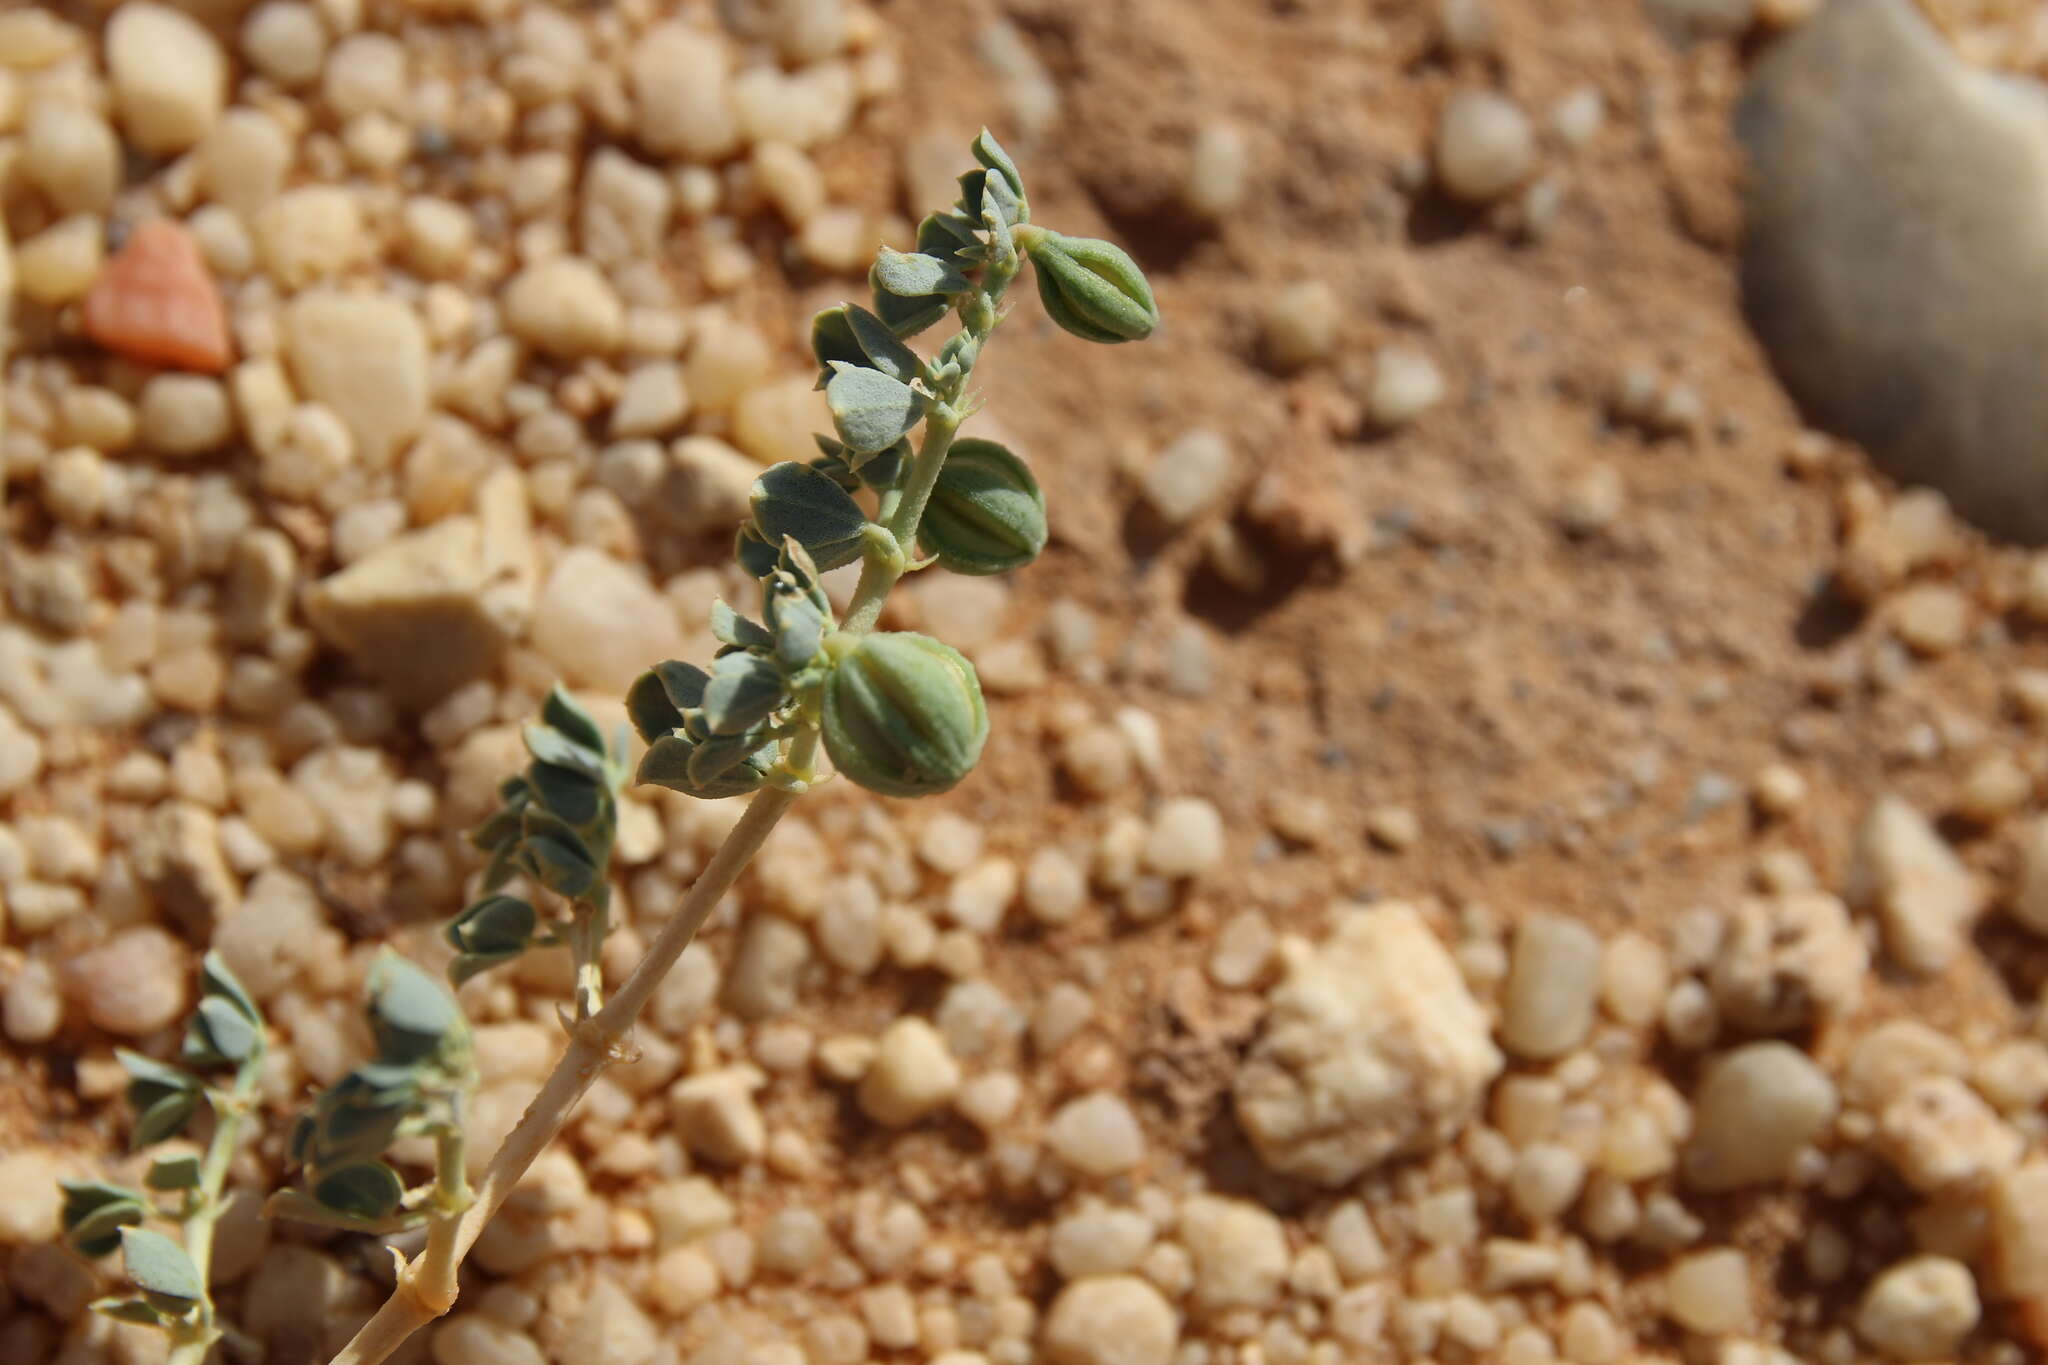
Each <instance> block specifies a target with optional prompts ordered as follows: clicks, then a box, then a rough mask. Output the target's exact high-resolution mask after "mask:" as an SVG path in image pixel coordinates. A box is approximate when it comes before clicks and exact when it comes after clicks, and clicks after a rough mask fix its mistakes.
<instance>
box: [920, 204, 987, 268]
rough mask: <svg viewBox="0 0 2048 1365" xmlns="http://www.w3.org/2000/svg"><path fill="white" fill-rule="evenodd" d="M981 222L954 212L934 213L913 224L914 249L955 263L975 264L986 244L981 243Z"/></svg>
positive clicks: (978, 260)
mask: <svg viewBox="0 0 2048 1365" xmlns="http://www.w3.org/2000/svg"><path fill="white" fill-rule="evenodd" d="M980 227H981V225H980V224H979V223H978V222H976V221H975V220H974V219H972V218H968V217H966V216H965V215H963V214H958V213H934V214H931V215H930V216H928V217H927V218H925V220H924V221H923V222H921V223H919V224H918V225H917V249H918V252H919V253H920V254H922V255H925V256H936V257H938V258H939V259H940V260H942V261H947V262H950V263H952V264H955V265H969V264H978V263H979V262H980V260H981V257H982V255H983V253H984V252H985V251H986V250H987V248H986V247H985V246H984V245H983V244H982V240H981V237H980V236H979V230H980Z"/></svg>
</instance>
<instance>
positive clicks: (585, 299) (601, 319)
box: [502, 256, 625, 360]
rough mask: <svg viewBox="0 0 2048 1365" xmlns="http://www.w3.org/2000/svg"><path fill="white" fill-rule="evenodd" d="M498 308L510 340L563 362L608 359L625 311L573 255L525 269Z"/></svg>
mask: <svg viewBox="0 0 2048 1365" xmlns="http://www.w3.org/2000/svg"><path fill="white" fill-rule="evenodd" d="M502 306H503V308H504V314H505V325H506V326H507V327H508V328H509V329H510V330H511V331H512V332H513V333H514V334H515V335H517V336H518V337H519V338H520V339H521V340H523V341H525V342H527V343H529V344H531V345H533V346H535V347H538V348H539V349H540V350H542V351H545V352H547V353H548V354H549V355H552V356H555V357H557V358H559V359H565V360H574V359H577V358H580V357H582V356H591V355H608V354H610V353H611V352H613V351H615V350H617V349H618V345H619V336H620V333H621V331H622V330H623V328H624V326H625V306H624V305H623V304H622V303H620V301H619V296H618V293H617V291H615V290H614V289H613V288H612V286H611V282H610V281H608V280H606V279H605V277H604V275H603V274H602V273H601V272H600V271H599V270H598V269H597V267H596V266H594V265H592V264H591V263H590V262H589V261H586V260H584V259H582V258H581V257H577V256H557V257H554V258H553V259H551V260H546V261H541V262H539V263H538V264H535V265H530V266H528V267H526V269H524V270H522V271H521V272H520V273H519V274H518V275H517V276H515V277H514V278H513V280H512V282H511V283H510V284H509V285H507V286H506V287H505V293H504V297H503V299H502Z"/></svg>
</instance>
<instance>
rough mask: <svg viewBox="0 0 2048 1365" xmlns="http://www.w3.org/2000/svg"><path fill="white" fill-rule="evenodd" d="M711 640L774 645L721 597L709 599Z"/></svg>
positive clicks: (755, 646) (749, 646)
mask: <svg viewBox="0 0 2048 1365" xmlns="http://www.w3.org/2000/svg"><path fill="white" fill-rule="evenodd" d="M760 486H761V482H760V480H759V479H756V480H755V481H754V487H755V488H756V489H759V488H760ZM711 638H712V639H714V640H716V641H718V642H719V643H720V644H723V645H737V646H738V647H739V648H741V649H768V648H770V647H772V646H773V645H774V644H775V637H774V636H772V635H770V634H769V633H768V632H767V631H766V630H764V629H762V628H761V626H759V625H758V624H756V623H755V622H753V621H750V620H748V619H747V618H746V617H744V616H742V615H740V614H739V613H738V612H736V611H734V610H733V609H732V606H731V605H730V604H729V603H728V602H727V601H726V600H725V599H724V598H723V597H714V598H712V599H711ZM714 671H715V670H714ZM699 705H702V703H701V702H700V703H699Z"/></svg>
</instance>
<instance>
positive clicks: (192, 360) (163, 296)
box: [85, 218, 234, 374]
mask: <svg viewBox="0 0 2048 1365" xmlns="http://www.w3.org/2000/svg"><path fill="white" fill-rule="evenodd" d="M85 334H86V335H87V336H89V337H91V338H92V339H93V340H94V341H97V342H98V343H99V344H100V345H102V346H104V347H106V348H107V349H108V350H110V351H114V352H117V353H118V354H120V355H124V356H127V357H129V358H130V359H132V360H142V361H147V362H149V363H151V364H154V365H169V366H173V367H175V368H177V369H181V370H200V371H204V372H206V373H209V374H212V373H218V372H219V371H221V370H224V369H226V368H227V367H228V362H230V361H231V360H233V359H234V348H233V345H232V343H230V341H229V340H228V315H227V308H226V307H225V306H224V305H223V304H222V303H221V298H220V289H219V288H218V287H217V286H216V285H215V284H214V282H213V276H212V275H211V274H209V273H208V271H207V269H206V261H205V259H204V258H202V257H201V256H200V254H199V244H198V243H197V242H195V241H193V240H192V234H191V233H189V232H187V231H186V230H185V229H184V228H183V227H182V226H180V225H179V224H178V223H176V222H173V221H172V220H171V219H168V218H152V219H150V220H149V221H148V222H146V223H143V224H141V225H140V226H138V227H137V228H136V229H135V230H134V231H133V232H131V233H129V234H128V241H127V243H126V244H125V245H123V246H122V248H121V249H120V250H119V251H118V252H116V253H114V256H113V258H112V259H111V260H109V261H108V262H107V263H106V265H105V266H103V267H102V268H101V269H100V273H99V276H98V278H96V279H94V280H93V282H92V289H91V290H90V291H89V292H88V293H87V294H86V296H85Z"/></svg>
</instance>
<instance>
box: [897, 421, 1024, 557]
mask: <svg viewBox="0 0 2048 1365" xmlns="http://www.w3.org/2000/svg"><path fill="white" fill-rule="evenodd" d="M1046 534H1047V533H1046V524H1045V494H1044V493H1042V492H1040V491H1039V487H1038V480H1036V479H1034V478H1032V477H1031V471H1030V469H1028V468H1027V467H1026V466H1025V464H1024V462H1023V461H1022V460H1020V459H1018V458H1017V457H1016V456H1015V455H1013V454H1012V453H1011V452H1010V451H1009V450H1007V449H1005V448H1004V447H1003V446H1000V445H998V444H996V443H995V442H994V441H984V440H980V439H978V438H975V437H968V438H967V439H965V440H960V441H955V442H954V443H953V448H952V449H951V450H950V451H948V452H947V454H946V463H945V465H944V466H943V467H942V468H941V469H940V471H939V480H938V482H937V483H936V484H934V485H933V487H932V496H931V501H930V502H928V503H926V504H925V509H924V520H923V521H921V522H919V523H918V529H917V539H918V542H919V543H920V544H921V545H923V546H924V548H925V550H926V551H927V552H928V553H930V554H934V555H937V556H938V559H939V563H940V564H941V565H942V566H944V567H945V568H948V569H950V570H952V571H953V572H954V573H963V574H996V573H1007V572H1009V571H1010V570H1011V569H1019V568H1022V567H1023V566H1024V565H1026V564H1029V563H1030V562H1031V561H1032V560H1034V559H1036V558H1038V552H1039V551H1041V550H1043V549H1044V548H1045V539H1046Z"/></svg>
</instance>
